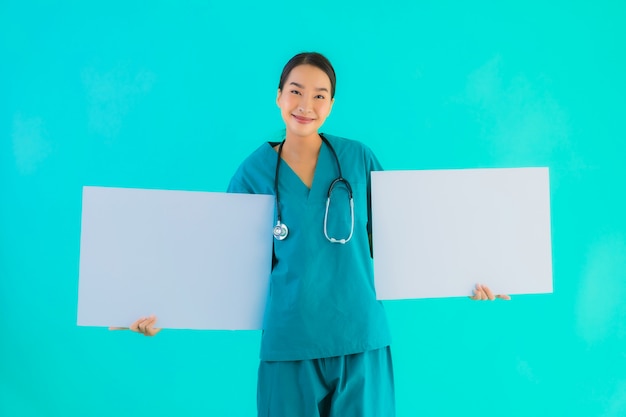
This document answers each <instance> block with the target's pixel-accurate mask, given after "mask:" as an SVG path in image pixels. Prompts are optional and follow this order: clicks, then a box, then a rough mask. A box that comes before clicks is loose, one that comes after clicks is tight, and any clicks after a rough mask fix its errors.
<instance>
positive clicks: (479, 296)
mask: <svg viewBox="0 0 626 417" xmlns="http://www.w3.org/2000/svg"><path fill="white" fill-rule="evenodd" d="M496 298H500V299H502V300H510V299H511V297H509V296H508V295H506V294H498V295H494V294H493V292H491V290H490V289H489V287H488V286H486V285H481V284H476V288H475V289H474V295H472V296H470V299H471V300H491V301H493V300H495V299H496Z"/></svg>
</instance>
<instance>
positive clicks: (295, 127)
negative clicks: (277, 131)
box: [276, 64, 334, 138]
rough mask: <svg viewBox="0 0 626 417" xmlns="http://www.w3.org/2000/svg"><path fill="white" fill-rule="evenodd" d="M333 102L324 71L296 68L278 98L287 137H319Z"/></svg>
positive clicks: (306, 65)
mask: <svg viewBox="0 0 626 417" xmlns="http://www.w3.org/2000/svg"><path fill="white" fill-rule="evenodd" d="M333 102H334V99H333V98H332V97H331V83H330V79H329V78H328V75H326V73H325V72H324V71H322V70H321V69H319V68H318V67H316V66H313V65H308V64H304V65H298V66H297V67H294V68H293V69H292V70H291V72H290V73H289V76H288V77H287V80H286V81H285V83H284V85H283V88H282V89H279V90H278V96H277V97H276V104H278V107H280V112H281V115H282V117H283V120H284V122H285V126H286V128H287V137H288V138H289V137H294V136H296V137H300V138H313V137H315V138H317V135H318V130H319V128H320V127H321V126H322V124H323V123H324V121H325V120H326V118H327V117H328V115H329V114H330V111H331V109H332V107H333Z"/></svg>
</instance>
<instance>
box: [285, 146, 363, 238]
mask: <svg viewBox="0 0 626 417" xmlns="http://www.w3.org/2000/svg"><path fill="white" fill-rule="evenodd" d="M320 137H321V138H322V141H323V142H324V143H325V144H326V146H328V149H330V151H331V153H332V154H333V156H334V157H335V162H336V163H337V170H339V176H338V177H337V178H335V179H334V180H333V182H331V183H330V186H329V187H328V197H327V198H326V213H325V214H324V236H326V239H328V241H329V242H331V243H341V244H346V243H348V242H349V241H350V239H352V233H353V232H354V201H353V199H352V187H351V186H350V183H349V182H348V180H347V179H345V178H343V176H342V175H341V165H340V164H339V158H338V157H337V153H336V152H335V149H334V148H333V147H332V145H331V144H330V142H328V139H326V138H325V137H324V135H322V134H320ZM284 143H285V141H284V140H283V141H282V142H281V143H280V145H279V146H278V160H277V161H276V175H275V177H274V192H275V193H276V218H277V221H276V226H274V230H273V233H274V238H275V239H276V240H284V239H285V238H286V237H287V235H288V234H289V229H288V228H287V225H286V224H285V223H283V222H282V216H281V212H280V196H279V194H278V172H279V170H280V155H281V153H282V151H283V145H284ZM339 183H343V184H344V185H345V187H346V188H347V190H348V196H349V197H350V218H351V225H350V235H348V237H347V238H345V239H335V238H334V237H330V236H328V231H327V230H326V224H327V223H328V207H329V206H330V196H331V194H332V192H333V189H334V188H335V186H336V185H337V184H339Z"/></svg>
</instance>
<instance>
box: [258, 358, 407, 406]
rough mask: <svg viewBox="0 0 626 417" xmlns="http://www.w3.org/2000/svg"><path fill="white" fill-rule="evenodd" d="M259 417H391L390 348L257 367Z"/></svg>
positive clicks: (393, 401) (391, 378)
mask: <svg viewBox="0 0 626 417" xmlns="http://www.w3.org/2000/svg"><path fill="white" fill-rule="evenodd" d="M257 407H258V416H259V417H339V416H341V417H374V416H376V417H393V416H395V398H394V383H393V366H392V363H391V350H390V348H389V347H386V348H382V349H376V350H370V351H367V352H363V353H357V354H354V355H346V356H336V357H332V358H322V359H311V360H302V361H261V364H260V365H259V381H258V387H257Z"/></svg>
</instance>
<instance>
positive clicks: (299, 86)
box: [289, 81, 328, 93]
mask: <svg viewBox="0 0 626 417" xmlns="http://www.w3.org/2000/svg"><path fill="white" fill-rule="evenodd" d="M289 85H295V86H296V87H298V88H302V89H304V86H303V85H302V84H298V83H297V82H295V81H292V82H290V83H289ZM316 90H317V91H326V92H327V93H328V88H326V87H319V88H316Z"/></svg>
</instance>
